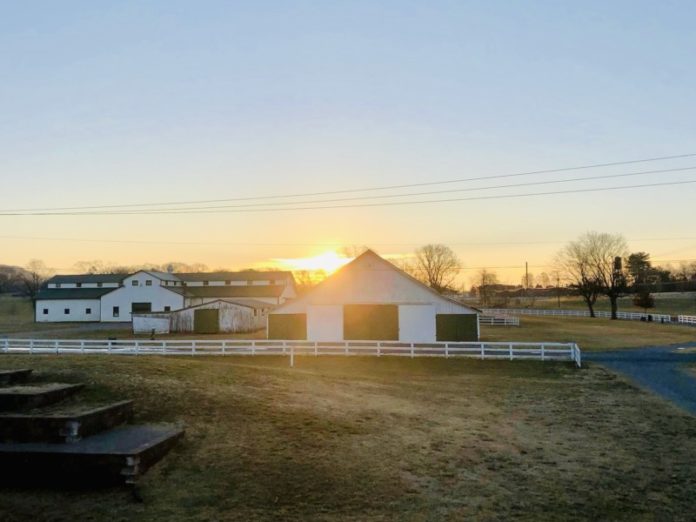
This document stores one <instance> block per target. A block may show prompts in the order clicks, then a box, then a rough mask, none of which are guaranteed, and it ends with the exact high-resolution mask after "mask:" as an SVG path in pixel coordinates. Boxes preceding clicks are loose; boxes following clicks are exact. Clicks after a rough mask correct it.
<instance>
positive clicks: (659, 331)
mask: <svg viewBox="0 0 696 522" xmlns="http://www.w3.org/2000/svg"><path fill="white" fill-rule="evenodd" d="M481 340H484V341H550V342H552V341H556V342H576V343H578V345H579V346H580V348H581V349H582V350H585V351H592V350H611V349H616V348H637V347H640V346H657V345H668V344H676V343H686V342H694V341H696V328H694V327H693V326H681V325H673V324H656V323H643V322H640V321H611V320H609V319H591V318H583V317H570V318H559V317H531V316H521V317H520V326H519V327H517V326H507V327H503V326H485V325H482V326H481Z"/></svg>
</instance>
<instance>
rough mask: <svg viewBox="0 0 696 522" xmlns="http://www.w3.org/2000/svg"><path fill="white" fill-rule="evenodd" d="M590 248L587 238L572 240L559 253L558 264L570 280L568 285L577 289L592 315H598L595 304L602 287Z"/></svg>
mask: <svg viewBox="0 0 696 522" xmlns="http://www.w3.org/2000/svg"><path fill="white" fill-rule="evenodd" d="M590 249H591V245H590V244H589V242H588V240H587V239H586V238H580V239H579V240H577V241H571V242H570V243H568V244H567V245H566V246H565V247H563V249H562V250H561V251H560V252H559V253H558V255H557V257H556V265H557V266H558V270H559V272H560V273H562V274H563V275H564V277H565V279H566V280H568V282H569V285H568V286H569V287H570V288H573V289H575V290H576V291H577V292H578V294H580V296H581V297H582V299H583V300H584V301H585V304H586V305H587V308H588V310H589V311H590V317H596V316H595V310H594V305H595V303H596V302H597V298H598V297H599V295H600V294H601V291H602V289H601V287H600V284H599V281H598V279H597V277H596V275H595V273H594V269H593V266H592V258H591V256H590Z"/></svg>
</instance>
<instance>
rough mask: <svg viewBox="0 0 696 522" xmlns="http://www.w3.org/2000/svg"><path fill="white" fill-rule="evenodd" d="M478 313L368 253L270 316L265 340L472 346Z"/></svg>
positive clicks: (475, 337)
mask: <svg viewBox="0 0 696 522" xmlns="http://www.w3.org/2000/svg"><path fill="white" fill-rule="evenodd" d="M478 336H479V324H478V310H476V309H475V308H471V307H468V306H465V305H463V304H461V303H458V302H456V301H454V300H452V299H449V298H447V297H444V296H442V295H440V294H438V293H437V292H435V291H434V290H432V289H431V288H429V287H428V286H426V285H424V284H423V283H421V282H420V281H417V280H416V279H414V278H413V277H411V276H410V275H408V274H406V273H405V272H403V271H402V270H400V269H399V268H397V267H396V266H394V265H393V264H391V263H390V262H388V261H386V260H385V259H383V258H381V257H380V256H378V255H377V254H376V253H374V252H373V251H371V250H368V251H366V252H365V253H364V254H362V255H360V256H359V257H357V258H356V259H354V260H353V261H352V262H350V263H348V264H347V265H345V266H344V267H343V268H341V269H340V270H339V271H337V272H336V273H335V274H333V275H332V276H330V277H329V278H328V279H326V280H325V281H324V282H322V283H321V284H319V285H318V286H316V287H315V288H313V289H312V290H310V291H309V292H307V293H306V294H304V295H303V296H301V297H299V298H298V299H295V300H293V301H291V302H288V303H286V304H284V305H281V306H279V307H278V308H276V309H275V310H273V311H272V312H271V313H270V314H269V315H268V337H269V339H294V340H299V339H306V340H309V341H346V340H384V341H386V340H389V341H403V342H434V341H476V340H478Z"/></svg>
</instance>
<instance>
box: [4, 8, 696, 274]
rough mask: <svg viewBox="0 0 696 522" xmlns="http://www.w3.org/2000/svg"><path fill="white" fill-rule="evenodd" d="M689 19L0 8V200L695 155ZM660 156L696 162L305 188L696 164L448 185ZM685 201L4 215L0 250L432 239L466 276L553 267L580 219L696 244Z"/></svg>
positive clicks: (316, 247) (549, 198)
mask: <svg viewBox="0 0 696 522" xmlns="http://www.w3.org/2000/svg"><path fill="white" fill-rule="evenodd" d="M695 15H696V4H694V3H693V2H686V1H684V2H675V1H664V2H647V1H614V2H592V1H588V2H578V3H569V2H551V1H538V2H531V1H530V2H495V1H480V2H468V1H451V2H450V1H432V2H410V1H404V0H400V1H374V0H372V1H369V2H368V1H364V2H363V1H351V2H319V1H316V2H307V1H292V2H290V1H288V2H279V1H266V2H230V1H205V0H203V1H200V2H188V1H167V2H164V1H160V2H155V1H151V2H146V1H145V2H142V1H141V2H128V1H123V2H111V3H106V2H87V1H79V2H78V1H68V0H66V1H64V2H48V1H45V2H38V1H26V2H10V1H4V2H0V75H1V76H0V79H1V81H0V193H1V194H2V198H1V201H2V203H1V204H0V211H7V210H13V209H25V208H39V209H47V208H53V207H73V206H88V205H89V206H108V205H124V204H139V203H162V202H178V201H192V200H202V201H207V200H217V199H232V198H248V197H259V196H264V197H265V196H275V195H288V194H305V193H314V192H334V191H341V190H352V189H362V188H366V187H380V186H391V185H408V184H424V183H432V182H439V181H446V180H456V179H467V178H471V177H480V178H483V177H490V176H496V175H501V174H510V173H519V172H526V171H536V170H543V169H560V168H566V167H573V166H581V165H589V164H597V163H608V162H620V161H626V160H634V159H641V158H651V157H661V156H670V155H681V154H693V153H696V140H695V139H694V138H696V129H695V125H696V124H695V123H694V122H696V103H694V92H696V85H695V83H696V69H694V67H693V56H694V52H695V51H696V32H694V31H693V27H692V22H693V20H694V16H695ZM677 167H696V157H693V158H682V159H678V160H670V161H660V162H654V163H642V164H633V165H623V166H615V167H610V168H601V169H588V170H581V171H570V172H556V173H548V174H544V175H534V176H524V177H520V178H514V179H499V178H493V179H491V180H485V179H483V180H479V181H475V182H471V181H469V182H461V183H452V184H443V185H428V186H420V187H417V188H407V189H400V190H393V191H382V192H378V193H375V192H360V193H348V194H338V195H336V194H334V195H333V196H322V197H318V196H313V197H311V198H309V200H321V199H327V198H328V199H340V198H346V197H356V196H366V195H373V196H374V195H375V194H376V195H385V194H390V193H393V194H400V193H409V192H419V191H437V190H439V191H448V192H447V193H443V194H439V195H433V196H429V198H431V199H443V198H451V199H457V198H459V199H462V198H471V197H474V196H491V195H494V196H500V195H512V194H519V193H524V192H547V191H558V190H573V189H582V190H584V189H588V188H598V187H611V186H625V185H634V184H655V183H671V182H683V181H689V180H696V170H694V171H688V170H686V171H681V172H672V173H654V174H646V175H639V176H635V177H627V178H624V179H621V178H618V179H617V178H614V179H601V180H584V181H576V182H564V183H559V184H556V185H535V186H529V187H514V188H499V189H486V190H478V191H476V190H474V191H471V192H466V191H465V190H471V189H476V188H481V187H489V186H498V185H502V184H511V183H528V182H541V181H552V180H555V181H558V180H565V179H569V178H576V177H587V176H600V175H610V174H619V173H632V172H638V171H644V170H658V169H668V168H677ZM456 190H458V191H460V192H455V191H456ZM450 192H451V193H450ZM695 196H696V184H682V185H664V186H655V187H649V188H640V189H626V190H623V191H605V192H580V193H573V194H554V195H546V196H533V197H523V198H493V199H477V200H471V199H469V200H467V201H450V202H439V203H430V204H417V205H394V206H363V207H357V208H356V207H351V208H335V207H340V206H344V205H347V204H349V202H329V203H326V204H323V205H320V206H323V207H329V208H322V209H315V210H291V211H288V210H282V211H278V210H271V211H261V212H258V211H254V212H248V211H245V212H238V211H237V210H235V211H229V210H230V209H227V210H225V211H224V212H218V213H199V214H191V213H188V214H181V213H170V214H160V215H152V214H149V215H148V214H144V215H143V214H140V215H133V214H116V215H114V214H110V215H103V214H102V215H93V214H88V215H84V214H82V215H61V216H56V215H21V216H17V215H2V212H0V264H14V265H25V264H26V263H27V262H28V261H29V260H30V259H33V258H38V259H42V260H44V261H45V262H46V263H47V264H48V265H49V266H51V267H54V268H55V269H56V270H57V271H59V272H70V271H71V267H72V266H73V264H74V263H75V262H77V261H83V260H93V259H100V260H103V261H106V262H113V263H120V264H141V263H147V262H150V263H165V262H168V261H182V262H188V263H194V262H200V263H205V264H206V265H208V266H209V267H211V268H231V269H235V268H244V267H249V266H257V267H260V266H267V265H270V264H272V263H274V262H277V261H274V260H279V259H302V258H307V257H312V256H316V255H320V254H324V255H325V254H326V253H327V252H330V251H332V250H334V249H337V248H338V247H339V246H341V245H366V246H369V247H372V248H373V249H374V250H376V251H377V252H378V253H380V254H384V255H390V256H395V257H399V256H405V255H408V254H410V253H411V252H412V251H413V249H414V248H416V247H417V246H419V245H423V244H426V243H444V244H447V245H449V246H451V247H452V248H453V249H454V250H455V251H456V253H457V254H458V255H459V257H460V258H461V260H462V266H463V267H464V269H463V270H462V278H463V279H466V278H468V277H469V275H470V274H473V273H474V272H475V271H476V270H477V269H478V267H482V266H486V267H490V268H492V269H495V270H497V271H498V272H499V274H500V275H501V279H503V280H506V281H510V282H518V281H519V278H520V276H521V273H522V272H521V269H520V268H517V267H521V266H523V265H524V263H525V261H527V262H529V264H530V267H531V268H530V271H532V272H534V273H539V272H541V271H544V270H547V269H548V267H547V265H549V263H550V262H551V261H552V258H553V256H554V253H555V252H556V251H557V250H558V249H559V248H560V247H561V246H562V245H563V243H564V242H566V241H569V240H572V239H574V238H576V237H577V236H579V235H580V234H582V233H584V232H586V231H588V230H596V231H601V232H611V233H621V234H623V235H624V236H625V237H626V238H627V239H628V240H629V245H630V247H631V249H632V250H635V251H638V250H644V251H648V252H650V253H651V254H652V255H653V258H654V259H656V260H665V261H667V260H670V261H671V260H681V259H696V232H695V231H694V222H695V221H696V210H695V205H694V201H696V198H695ZM418 198H420V199H427V198H426V197H423V196H418V197H415V199H418ZM401 199H403V198H401ZM412 199H413V198H412ZM299 200H301V201H306V200H307V198H299V199H298V198H295V199H294V200H293V199H290V200H286V201H299ZM396 200H399V198H393V199H391V200H389V199H387V200H384V199H374V200H370V202H371V203H379V202H384V201H396ZM258 202H261V203H263V200H259V201H257V203H258ZM239 203H240V202H237V204H239ZM242 203H243V202H242ZM227 204H234V203H227ZM6 213H7V212H6ZM9 214H12V213H11V212H9ZM329 257H330V256H329ZM498 267H499V268H498ZM508 267H514V268H508Z"/></svg>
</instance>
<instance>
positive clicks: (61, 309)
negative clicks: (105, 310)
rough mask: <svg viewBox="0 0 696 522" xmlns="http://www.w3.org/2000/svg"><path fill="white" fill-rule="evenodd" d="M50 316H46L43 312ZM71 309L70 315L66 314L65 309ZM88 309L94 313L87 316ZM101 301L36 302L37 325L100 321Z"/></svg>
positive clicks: (58, 300) (60, 300)
mask: <svg viewBox="0 0 696 522" xmlns="http://www.w3.org/2000/svg"><path fill="white" fill-rule="evenodd" d="M44 308H45V309H47V310H48V314H46V315H44V313H43V310H44ZM66 308H68V309H70V314H68V315H66V314H65V309H66ZM87 308H89V309H91V311H92V313H90V314H87V312H86V310H87ZM100 317H101V316H100V301H99V299H46V300H43V301H36V312H35V318H36V322H37V323H67V322H76V321H80V322H90V321H99V320H100Z"/></svg>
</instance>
